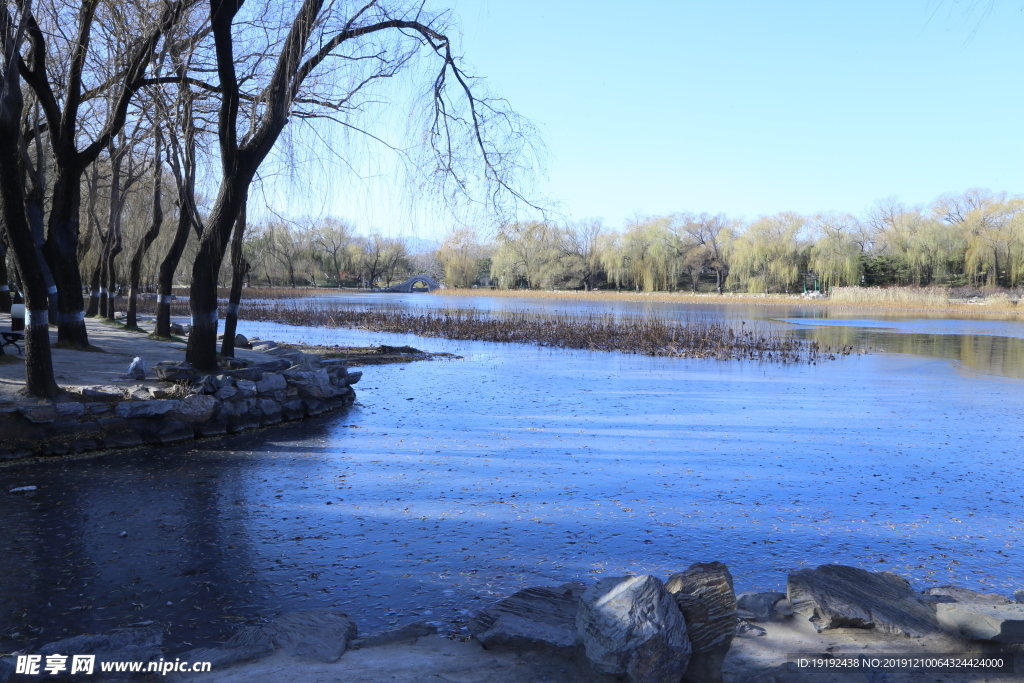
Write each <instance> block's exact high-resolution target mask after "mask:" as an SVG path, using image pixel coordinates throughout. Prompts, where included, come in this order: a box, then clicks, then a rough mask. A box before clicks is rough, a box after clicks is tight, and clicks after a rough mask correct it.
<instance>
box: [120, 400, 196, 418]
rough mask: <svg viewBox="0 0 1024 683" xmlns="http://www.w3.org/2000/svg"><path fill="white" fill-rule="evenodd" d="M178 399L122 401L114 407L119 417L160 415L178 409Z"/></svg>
mask: <svg viewBox="0 0 1024 683" xmlns="http://www.w3.org/2000/svg"><path fill="white" fill-rule="evenodd" d="M179 406H180V402H179V401H124V402H123V403H118V404H117V407H116V408H114V414H115V415H117V416H118V417H120V418H136V417H162V416H164V415H167V413H170V412H172V411H175V410H178V407H179Z"/></svg>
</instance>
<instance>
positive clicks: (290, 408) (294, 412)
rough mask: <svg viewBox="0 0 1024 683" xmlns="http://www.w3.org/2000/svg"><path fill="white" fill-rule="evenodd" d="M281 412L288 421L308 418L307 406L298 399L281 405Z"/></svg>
mask: <svg viewBox="0 0 1024 683" xmlns="http://www.w3.org/2000/svg"><path fill="white" fill-rule="evenodd" d="M281 410H283V411H284V416H285V418H286V419H288V420H301V419H302V418H304V417H305V416H306V406H305V404H303V402H302V401H300V400H299V399H297V398H296V399H292V400H291V401H286V402H285V403H283V404H281Z"/></svg>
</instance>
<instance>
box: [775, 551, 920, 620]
mask: <svg viewBox="0 0 1024 683" xmlns="http://www.w3.org/2000/svg"><path fill="white" fill-rule="evenodd" d="M788 594H789V602H790V604H791V605H792V609H793V612H794V613H795V614H797V615H799V616H801V617H803V618H805V619H807V620H808V621H810V622H811V623H812V624H813V625H814V627H815V628H816V629H817V630H818V631H819V632H821V631H824V630H826V629H831V628H844V627H845V628H874V629H875V630H877V631H880V632H882V633H891V634H902V635H906V636H910V637H912V638H920V637H922V636H926V635H929V634H931V633H934V632H935V631H936V630H937V629H938V621H937V620H936V618H935V609H934V608H933V607H932V605H931V604H930V603H932V602H934V600H929V599H927V598H926V597H924V596H921V595H918V594H917V593H915V592H914V590H913V588H911V586H910V582H909V581H907V580H906V579H904V578H903V577H901V576H899V575H897V574H893V573H892V572H877V573H875V572H869V571H866V570H864V569H858V568H856V567H846V566H844V565H839V564H825V565H821V566H820V567H818V568H817V569H801V570H800V571H797V572H793V573H791V574H790V575H789V582H788Z"/></svg>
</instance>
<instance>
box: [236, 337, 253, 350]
mask: <svg viewBox="0 0 1024 683" xmlns="http://www.w3.org/2000/svg"><path fill="white" fill-rule="evenodd" d="M235 348H236V349H251V348H252V347H251V346H250V345H249V340H248V339H246V338H245V336H244V335H241V334H236V335H235Z"/></svg>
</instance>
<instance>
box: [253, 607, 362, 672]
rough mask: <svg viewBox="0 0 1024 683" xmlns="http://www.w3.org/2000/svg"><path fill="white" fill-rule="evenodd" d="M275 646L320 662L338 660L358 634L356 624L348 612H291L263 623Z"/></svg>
mask: <svg viewBox="0 0 1024 683" xmlns="http://www.w3.org/2000/svg"><path fill="white" fill-rule="evenodd" d="M263 631H264V633H266V634H267V635H268V636H270V639H271V642H273V644H274V647H277V648H281V649H282V650H284V651H285V652H287V653H288V654H290V655H293V656H299V657H305V658H307V659H312V660H314V661H317V662H327V663H330V662H336V661H338V658H339V657H341V655H342V654H344V652H345V646H346V645H347V644H348V641H350V640H352V639H353V638H355V637H356V633H357V630H356V624H355V622H354V621H352V619H350V618H349V616H348V615H347V614H345V613H344V612H339V611H337V610H330V609H314V610H309V611H307V612H291V613H290V614H285V615H283V616H281V617H279V618H277V619H275V620H274V621H273V622H271V623H270V624H268V625H266V626H264V627H263Z"/></svg>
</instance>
